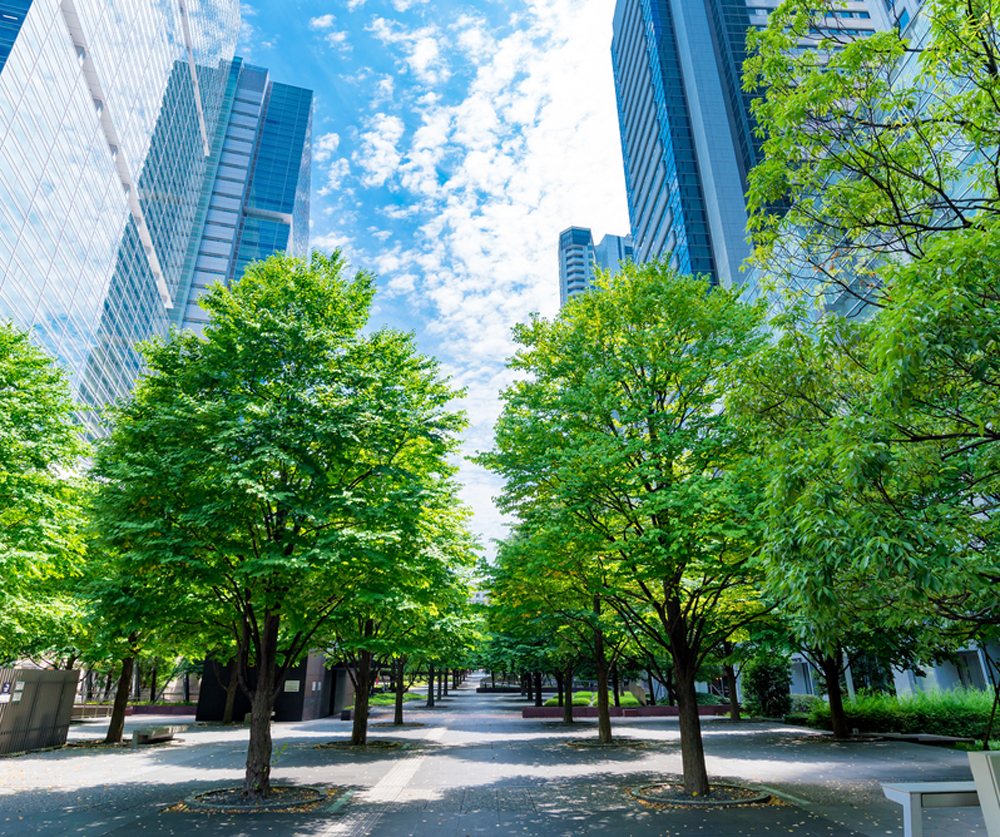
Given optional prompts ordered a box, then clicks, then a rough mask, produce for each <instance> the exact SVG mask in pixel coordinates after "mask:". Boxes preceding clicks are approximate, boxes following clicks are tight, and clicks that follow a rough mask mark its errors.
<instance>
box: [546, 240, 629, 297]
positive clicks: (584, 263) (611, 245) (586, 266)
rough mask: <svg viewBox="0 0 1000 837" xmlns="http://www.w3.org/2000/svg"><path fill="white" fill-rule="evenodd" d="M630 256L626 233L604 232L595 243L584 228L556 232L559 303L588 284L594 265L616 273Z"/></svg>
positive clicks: (587, 286) (590, 281) (581, 290)
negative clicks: (602, 236) (557, 234)
mask: <svg viewBox="0 0 1000 837" xmlns="http://www.w3.org/2000/svg"><path fill="white" fill-rule="evenodd" d="M631 258H632V239H631V237H629V236H627V235H625V236H621V235H606V236H604V238H602V239H601V243H600V244H598V245H596V246H595V245H594V236H593V234H592V233H591V231H590V230H589V229H588V228H587V227H570V228H569V229H566V230H563V231H562V232H561V233H559V305H560V306H562V305H565V304H566V302H567V300H568V299H569V298H570V297H571V296H573V295H574V294H578V293H583V292H584V291H585V290H587V289H588V288H589V287H590V285H591V283H592V281H593V279H594V268H595V267H598V268H601V269H602V270H609V271H611V272H615V271H617V270H618V268H619V265H620V264H621V263H622V262H623V261H625V260H626V259H631Z"/></svg>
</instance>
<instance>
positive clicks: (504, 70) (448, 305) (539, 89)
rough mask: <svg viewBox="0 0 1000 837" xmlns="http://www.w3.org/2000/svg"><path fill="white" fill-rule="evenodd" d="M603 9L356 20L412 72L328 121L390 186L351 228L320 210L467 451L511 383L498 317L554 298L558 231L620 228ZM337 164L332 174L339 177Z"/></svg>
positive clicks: (575, 1)
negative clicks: (371, 273) (442, 377)
mask: <svg viewBox="0 0 1000 837" xmlns="http://www.w3.org/2000/svg"><path fill="white" fill-rule="evenodd" d="M348 2H349V4H350V3H351V2H356V0H348ZM402 2H406V3H408V2H409V0H402ZM357 5H360V3H358V4H357ZM613 10H614V0H526V8H525V11H524V12H523V13H522V14H519V15H518V16H511V17H509V18H507V20H506V21H505V24H504V25H503V26H502V27H492V26H491V25H490V24H489V23H488V22H487V20H486V19H485V18H484V17H482V16H481V14H480V13H479V12H476V13H472V14H464V15H461V14H460V15H456V17H455V19H454V21H452V22H449V23H442V24H440V26H433V25H421V26H416V27H414V26H409V27H407V26H403V25H402V24H400V23H398V22H394V21H390V20H387V19H384V18H380V17H375V18H374V19H373V22H372V24H371V25H370V26H369V28H368V33H369V35H370V36H372V37H374V38H375V39H377V41H378V42H379V43H381V44H383V45H384V46H385V47H386V48H387V50H389V51H391V52H393V53H395V55H396V56H397V58H398V61H399V62H400V64H399V68H400V70H401V72H402V73H405V74H406V76H411V77H412V78H405V80H404V79H400V80H399V81H398V83H397V85H396V88H397V89H396V90H395V91H394V92H393V89H392V85H391V84H389V85H387V86H388V88H389V90H387V91H379V92H378V93H377V94H376V96H375V97H374V98H372V99H370V102H371V103H372V110H373V111H374V115H373V116H372V117H371V118H370V119H369V120H368V121H367V122H364V123H363V124H362V128H361V130H360V131H359V132H358V133H357V135H356V136H355V135H354V134H353V133H351V131H350V130H349V127H346V126H345V127H344V128H342V129H340V134H341V136H343V137H344V143H345V144H347V143H353V144H352V145H351V149H350V151H351V154H350V159H351V166H350V168H351V169H352V170H353V172H354V173H355V174H359V175H360V176H361V182H362V183H363V184H364V185H365V186H369V187H372V186H375V187H377V186H384V185H391V188H392V193H391V198H387V199H386V200H385V201H384V202H383V205H382V206H381V207H380V208H378V210H377V213H378V215H377V217H373V216H372V215H371V212H370V210H369V211H368V214H367V216H366V219H365V221H364V222H363V223H361V225H360V226H358V227H357V228H354V227H352V226H351V225H350V223H349V222H347V221H345V220H344V219H343V218H342V216H341V214H340V211H339V210H338V211H335V212H333V213H331V215H330V216H329V217H330V222H331V223H332V222H335V223H337V224H339V225H340V228H341V229H351V230H356V231H355V232H354V234H353V237H352V238H350V239H348V238H347V237H346V235H345V234H344V233H343V232H339V231H338V232H337V233H336V234H334V233H331V234H330V235H331V236H332V238H331V239H330V241H336V242H340V241H341V240H342V239H343V240H345V241H347V242H348V243H349V244H350V246H351V247H356V248H358V249H357V251H356V252H357V255H358V259H359V262H358V263H359V264H364V265H366V266H371V267H372V268H373V269H375V270H376V271H377V272H378V273H379V274H380V275H381V276H382V277H383V281H384V291H383V293H382V295H381V297H380V300H381V302H380V305H381V307H382V310H383V313H382V314H381V315H380V316H385V317H389V316H390V312H391V311H393V310H395V311H397V312H398V314H397V315H396V316H397V320H399V321H404V322H407V321H409V322H414V323H415V327H416V328H417V331H418V335H419V339H420V341H421V345H422V347H423V348H424V350H425V351H428V352H429V353H431V354H434V355H436V356H438V357H440V358H441V359H442V360H443V362H444V363H445V367H446V369H447V371H448V372H449V373H450V374H451V375H452V376H453V379H454V382H455V384H456V385H457V386H464V387H467V388H468V397H467V398H466V400H465V402H464V403H463V407H464V408H465V409H467V410H468V412H469V415H470V419H471V421H472V426H471V428H470V429H469V431H468V432H467V434H466V437H465V451H466V452H469V453H471V452H472V451H475V450H486V449H489V448H490V447H491V446H492V427H493V423H494V421H495V419H496V417H497V415H498V412H499V402H498V400H497V392H498V391H499V389H500V388H502V387H503V386H506V385H507V384H509V383H510V381H511V380H512V377H511V373H509V372H508V370H507V369H506V368H505V365H504V361H505V360H506V358H508V357H509V356H510V355H511V354H512V353H513V351H514V348H515V347H514V345H513V343H512V342H511V338H510V329H511V326H512V325H513V324H514V323H516V322H519V321H524V320H525V319H527V317H528V316H529V314H530V313H531V312H533V311H538V312H541V313H542V314H543V315H551V314H553V313H555V311H556V310H557V308H558V266H557V261H556V249H557V240H558V233H559V231H560V230H562V229H564V228H566V227H568V226H570V225H572V224H576V225H581V226H589V227H591V228H593V231H594V235H595V237H597V238H598V239H599V238H600V237H601V236H602V235H604V234H605V233H617V234H625V233H626V232H627V231H628V216H627V211H626V205H625V185H624V177H623V172H622V160H621V149H620V145H619V135H618V124H617V113H616V106H615V96H614V84H613V77H612V72H611V62H610V50H609V45H610V41H611V19H612V14H613ZM361 37H363V33H360V32H358V33H356V34H355V35H352V38H353V39H355V40H357V39H359V38H361ZM425 41H426V43H424V42H425ZM445 56H447V61H446V60H445ZM449 64H450V65H451V66H449ZM380 72H381V69H380V68H377V67H376V68H375V69H373V70H372V71H371V73H368V74H358V75H356V78H355V80H356V81H357V82H359V83H361V82H363V83H364V84H365V85H370V84H373V83H374V81H373V78H372V77H374V78H376V79H380V80H384V78H385V77H384V76H380V75H379V73H380ZM446 79H447V80H449V81H450V84H449V85H443V84H442V83H441V82H442V81H443V80H446ZM465 79H468V81H465ZM459 81H460V82H461V83H462V84H463V85H464V86H463V87H462V88H461V89H459V90H458V92H457V93H456V86H457V84H458V83H459ZM386 102H389V104H386ZM404 120H405V122H404ZM405 126H409V130H404V127H405ZM336 152H337V149H333V150H331V151H330V156H329V157H328V158H326V162H327V163H328V164H329V165H330V166H331V170H332V167H333V165H336V164H339V163H340V162H341V161H342V162H343V163H344V164H345V165H346V164H347V160H346V159H344V158H341V160H340V161H335V154H336ZM340 153H342V154H344V153H345V151H343V150H340ZM350 176H351V175H350V173H348V172H342V173H339V174H338V177H339V178H340V181H339V184H340V187H341V188H343V187H344V186H345V185H347V184H348V183H349V182H353V181H351V180H349V178H350ZM333 191H334V192H335V191H336V189H334V190H333ZM331 199H332V198H331ZM372 221H374V222H375V224H374V225H373V224H372ZM323 223H324V224H325V223H327V221H326V220H324V221H323ZM318 240H324V239H322V238H320V239H318ZM383 242H384V243H383ZM407 318H409V319H407ZM460 478H461V479H462V480H463V481H464V484H465V488H464V489H463V494H462V496H463V498H464V499H465V500H466V501H467V502H469V503H470V504H471V505H472V506H473V507H474V509H475V511H476V518H475V526H476V528H477V529H478V530H479V531H480V532H481V533H482V534H483V535H484V536H485V537H487V538H492V537H501V536H502V535H503V531H504V519H503V518H502V516H501V515H500V514H499V513H498V512H497V511H496V509H495V507H494V506H493V504H492V501H491V499H490V498H491V497H492V496H495V495H496V494H498V493H499V491H500V481H499V480H498V479H497V478H496V477H494V476H493V475H491V474H489V473H487V472H485V471H484V470H483V469H481V468H479V467H478V466H473V465H471V464H469V463H463V464H461V471H460Z"/></svg>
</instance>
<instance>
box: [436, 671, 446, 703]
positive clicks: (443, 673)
mask: <svg viewBox="0 0 1000 837" xmlns="http://www.w3.org/2000/svg"><path fill="white" fill-rule="evenodd" d="M447 676H448V669H446V668H443V669H441V670H440V671H439V672H438V700H442V699H444V679H445V678H446V677H447Z"/></svg>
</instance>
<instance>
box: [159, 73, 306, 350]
mask: <svg viewBox="0 0 1000 837" xmlns="http://www.w3.org/2000/svg"><path fill="white" fill-rule="evenodd" d="M228 91H229V92H228V93H227V96H228V99H227V103H226V105H225V106H224V108H223V110H224V112H225V114H226V116H225V122H224V123H220V129H221V132H220V146H219V148H220V153H219V155H218V160H217V164H216V166H215V169H214V175H213V177H211V178H209V179H208V180H206V182H205V187H204V191H203V194H202V202H203V203H204V205H205V206H206V209H207V212H206V216H205V223H204V226H203V227H202V233H201V237H200V239H199V241H198V243H197V244H196V247H195V251H196V252H195V258H194V265H193V271H192V272H191V274H190V278H189V282H188V286H187V289H186V291H185V293H184V294H183V296H182V297H181V298H183V299H184V300H185V302H184V304H183V305H179V306H178V307H177V309H176V310H175V312H174V314H173V321H174V322H175V323H176V324H177V325H179V326H181V327H182V328H188V329H192V330H194V331H200V330H201V329H202V328H203V327H204V325H205V323H206V322H207V319H208V318H207V316H206V315H205V312H204V311H203V310H202V309H201V306H200V305H199V303H198V300H199V298H200V297H202V296H203V295H204V294H206V293H208V290H209V288H211V286H212V285H213V284H214V283H216V282H222V283H223V284H226V283H230V282H232V281H234V280H236V279H238V278H239V277H240V276H242V275H243V271H244V269H245V268H246V266H247V264H249V263H250V262H251V261H255V260H257V259H261V258H266V257H267V256H269V255H271V254H272V253H275V252H278V251H284V252H288V253H291V254H293V255H298V256H304V255H307V253H308V248H309V191H310V177H311V155H310V145H311V140H312V101H313V94H312V91H310V90H305V89H303V88H300V87H292V86H290V85H287V84H279V83H276V82H272V81H271V80H270V78H269V74H268V71H267V70H265V69H263V68H261V67H254V66H251V65H249V64H245V63H243V62H242V61H241V60H240V59H238V58H237V59H236V60H235V61H234V63H233V67H232V70H231V72H230V79H229V85H228Z"/></svg>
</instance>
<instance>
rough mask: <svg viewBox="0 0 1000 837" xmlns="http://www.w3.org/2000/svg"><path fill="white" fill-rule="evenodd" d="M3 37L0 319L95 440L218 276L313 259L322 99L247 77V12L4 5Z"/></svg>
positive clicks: (227, 6) (93, 1)
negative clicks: (160, 339) (109, 408)
mask: <svg viewBox="0 0 1000 837" xmlns="http://www.w3.org/2000/svg"><path fill="white" fill-rule="evenodd" d="M0 20H2V21H3V22H2V23H0V317H2V318H9V319H11V320H12V321H13V322H14V323H15V324H16V325H17V326H19V327H21V328H23V329H26V330H28V331H29V332H30V333H31V334H32V337H33V338H34V339H35V340H36V341H37V342H38V343H39V344H40V345H42V346H43V347H44V348H46V349H47V350H48V351H49V352H50V353H51V354H52V355H53V356H54V357H56V358H57V359H58V360H59V361H60V362H62V363H63V365H64V366H65V367H66V368H67V370H68V371H69V374H70V381H71V385H72V386H73V388H74V391H75V393H76V396H77V398H78V400H79V402H80V404H81V418H82V419H83V421H84V422H85V423H86V424H87V425H88V426H89V427H90V428H91V429H94V428H95V427H96V421H97V416H96V412H95V410H93V409H88V408H99V407H101V406H103V405H104V404H107V403H109V402H110V401H112V400H114V399H115V398H118V397H120V396H122V395H124V394H126V393H127V392H128V390H129V388H130V387H131V385H132V383H133V382H134V380H135V377H136V375H137V373H138V372H139V369H140V358H139V356H138V355H137V353H136V351H135V348H134V346H135V343H136V342H137V341H138V340H142V339H145V338H147V337H150V336H152V335H157V334H165V333H166V331H167V329H168V328H169V326H170V325H178V326H194V327H197V326H198V325H199V324H200V323H199V320H200V318H199V316H198V313H197V312H196V311H195V310H193V309H192V306H191V305H190V304H189V303H193V302H195V301H196V299H197V296H198V295H199V291H202V290H203V288H204V286H205V281H206V276H207V275H208V274H209V273H211V274H212V275H214V276H216V277H224V278H226V279H232V278H233V276H234V275H235V274H236V271H237V270H238V269H241V266H242V265H243V264H245V262H246V260H247V259H249V258H252V257H254V255H259V254H264V253H265V252H271V251H270V250H268V249H267V248H268V247H269V246H271V245H273V246H274V247H275V248H282V249H285V248H287V249H293V250H295V251H296V252H305V249H306V247H307V242H306V239H305V236H306V234H307V225H308V185H309V154H308V146H309V129H310V116H309V114H310V113H311V101H312V96H311V93H310V92H309V91H301V90H297V89H296V88H287V87H284V86H282V85H277V84H272V83H270V82H269V80H268V79H267V74H266V71H262V70H258V69H256V68H249V67H246V66H245V65H244V64H243V63H242V62H241V61H239V60H238V59H236V60H234V58H233V53H234V50H235V46H236V38H237V34H238V31H239V3H238V0H200V2H192V0H122V2H116V3H114V4H109V3H106V2H102V1H101V0H0ZM245 90H250V91H251V92H250V94H248V95H244V93H243V91H245ZM254 95H256V96H257V98H256V107H257V110H256V111H254V110H253V97H254ZM248 100H249V104H248ZM241 163H245V165H244V166H242V168H241ZM258 172H259V176H258ZM289 181H291V182H293V183H294V186H293V187H292V188H291V189H290V188H289ZM290 192H291V194H292V196H293V198H292V199H291V201H290V200H289V193H290ZM219 212H222V213H227V212H232V213H235V214H234V215H220V214H217V213H219ZM234 219H235V221H234ZM227 221H234V223H231V224H229V225H228V226H230V227H231V232H230V230H228V229H225V228H226V226H227V223H226V222H227ZM283 233H284V236H283V235H282V234H283ZM226 242H228V243H229V244H230V248H229V250H226V248H225V246H224V245H225V243H226ZM215 251H218V253H216V252H215ZM210 252H211V253H212V255H207V254H208V253H210ZM220 257H223V258H224V259H225V262H226V263H225V265H221V264H220V262H218V261H212V262H208V261H207V259H217V258H220Z"/></svg>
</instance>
